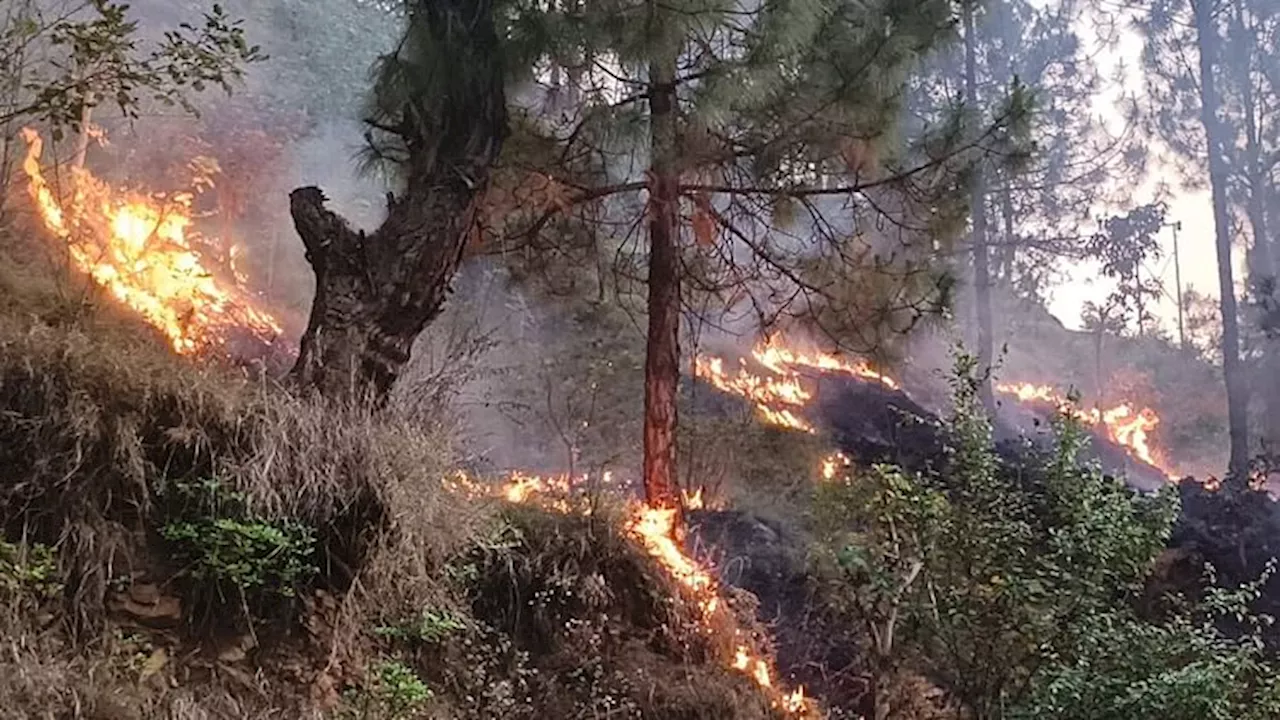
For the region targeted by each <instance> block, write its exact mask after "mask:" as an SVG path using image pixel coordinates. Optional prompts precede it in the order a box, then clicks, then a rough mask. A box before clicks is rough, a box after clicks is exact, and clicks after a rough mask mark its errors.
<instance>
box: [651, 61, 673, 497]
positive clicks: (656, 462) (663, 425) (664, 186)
mask: <svg viewBox="0 0 1280 720" xmlns="http://www.w3.org/2000/svg"><path fill="white" fill-rule="evenodd" d="M658 55H659V57H656V58H655V59H654V60H652V61H651V62H650V64H649V123H650V130H649V133H650V136H649V137H650V150H651V152H652V153H653V159H652V161H651V166H650V171H649V282H648V285H649V299H648V310H649V330H648V342H647V343H646V346H645V363H644V495H645V502H647V503H648V504H649V505H652V506H666V507H679V505H680V494H679V491H678V488H677V475H676V473H677V468H676V398H677V392H678V389H679V383H680V225H679V214H678V213H679V202H680V197H679V192H680V187H679V183H680V176H679V168H678V167H677V165H676V163H677V159H676V152H677V150H676V115H675V114H676V97H675V95H676V85H675V81H676V57H675V54H674V53H671V54H667V53H665V52H664V51H659V52H658Z"/></svg>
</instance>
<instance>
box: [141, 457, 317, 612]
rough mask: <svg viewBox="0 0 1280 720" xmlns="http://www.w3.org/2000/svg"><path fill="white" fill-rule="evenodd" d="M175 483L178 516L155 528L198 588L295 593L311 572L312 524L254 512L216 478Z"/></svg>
mask: <svg viewBox="0 0 1280 720" xmlns="http://www.w3.org/2000/svg"><path fill="white" fill-rule="evenodd" d="M175 489H176V494H177V496H178V498H179V507H180V508H181V509H180V510H179V516H180V518H181V519H178V520H174V521H172V522H169V523H166V524H165V525H164V526H163V527H161V528H160V534H161V536H162V537H164V539H165V540H167V541H168V542H169V543H170V544H171V545H172V549H173V555H174V557H175V559H176V560H177V561H178V562H180V563H181V564H182V567H183V569H182V571H181V573H180V574H181V576H183V577H185V578H186V579H187V580H189V581H191V582H192V583H193V584H194V585H195V586H196V587H198V588H200V589H201V591H202V592H206V591H207V592H213V593H216V596H217V597H218V598H219V599H222V600H225V599H227V598H228V597H233V598H235V599H237V600H241V601H244V600H247V599H249V598H255V597H262V596H266V595H276V596H281V597H294V596H295V595H296V594H297V590H298V588H299V586H300V585H301V584H302V583H304V582H305V581H307V580H308V579H309V578H310V577H311V576H312V575H314V574H315V573H316V571H317V567H316V564H315V559H314V556H315V546H316V541H315V531H314V530H313V529H312V528H310V527H308V526H306V525H304V524H301V523H297V522H289V521H274V522H268V521H266V520H263V519H258V518H255V517H254V516H253V515H252V513H250V512H249V510H248V508H247V506H246V503H245V500H244V497H243V496H242V495H241V494H239V493H235V492H231V491H229V490H228V489H226V487H225V486H224V485H223V484H222V483H221V482H220V481H218V480H205V481H201V482H199V483H190V484H181V485H178V486H177V487H176V488H175Z"/></svg>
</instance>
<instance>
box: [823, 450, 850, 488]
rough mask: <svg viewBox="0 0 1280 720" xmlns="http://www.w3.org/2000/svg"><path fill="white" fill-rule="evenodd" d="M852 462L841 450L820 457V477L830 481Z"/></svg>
mask: <svg viewBox="0 0 1280 720" xmlns="http://www.w3.org/2000/svg"><path fill="white" fill-rule="evenodd" d="M852 464H853V461H852V460H850V459H849V456H848V455H845V454H844V453H842V452H837V453H832V454H831V455H828V456H827V457H825V458H823V459H822V479H823V480H825V481H827V482H831V481H832V480H835V479H836V475H837V474H839V472H840V471H841V470H842V469H844V468H847V467H849V466H850V465H852Z"/></svg>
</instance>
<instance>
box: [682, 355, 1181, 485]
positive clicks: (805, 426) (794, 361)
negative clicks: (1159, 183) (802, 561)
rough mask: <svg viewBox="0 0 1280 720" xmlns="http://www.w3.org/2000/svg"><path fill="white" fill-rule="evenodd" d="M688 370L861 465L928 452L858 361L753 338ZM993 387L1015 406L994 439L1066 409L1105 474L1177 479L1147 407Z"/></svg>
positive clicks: (903, 400)
mask: <svg viewBox="0 0 1280 720" xmlns="http://www.w3.org/2000/svg"><path fill="white" fill-rule="evenodd" d="M695 374H696V376H697V377H698V378H699V379H701V380H703V381H704V382H707V383H709V384H710V385H712V386H713V387H715V388H717V389H718V390H720V391H722V392H724V393H727V394H729V395H733V396H736V397H739V398H742V399H743V400H746V401H748V402H749V403H751V405H752V406H753V407H754V409H755V412H756V413H757V415H758V417H759V418H760V419H761V421H762V422H765V423H768V424H771V425H776V426H778V427H782V428H787V429H790V430H795V431H799V432H806V433H817V432H818V430H819V427H824V428H825V429H827V430H830V431H832V434H833V435H834V436H835V439H836V442H837V444H838V445H840V446H841V447H842V449H843V450H844V451H846V452H848V453H850V454H853V455H854V456H856V457H858V458H859V459H861V460H863V461H869V460H873V459H876V460H881V459H886V460H895V461H898V460H901V459H902V458H901V457H899V456H898V453H901V452H904V451H906V450H907V448H905V447H903V446H909V445H913V444H914V445H919V446H923V447H924V448H928V449H927V450H926V452H925V454H928V453H931V452H932V448H933V446H934V444H935V443H934V440H933V439H932V438H929V437H925V436H926V435H930V434H931V433H929V432H928V431H927V430H925V429H924V428H921V427H917V428H914V429H913V428H911V427H909V423H907V422H904V418H903V415H905V416H908V417H909V416H917V417H919V418H924V419H927V418H929V417H932V416H933V413H931V412H929V411H928V410H926V409H924V408H923V407H921V406H919V405H917V404H916V403H914V402H913V401H912V400H911V399H910V397H909V396H908V395H906V393H905V392H904V391H903V390H902V387H901V385H900V384H899V383H898V382H897V381H896V380H895V379H894V378H892V377H891V376H889V375H887V374H886V373H883V372H880V371H878V370H876V369H874V368H873V367H872V366H871V365H870V364H869V363H867V362H865V361H862V360H850V359H847V358H843V357H840V356H837V355H833V354H828V353H822V352H817V351H804V350H800V349H799V346H798V345H795V344H791V343H788V342H786V341H784V340H781V339H780V338H779V337H777V336H773V337H769V338H766V339H764V340H762V341H761V342H759V343H758V344H757V345H756V346H755V347H754V348H753V349H752V350H751V353H750V357H749V358H739V359H738V361H737V363H736V367H735V364H734V363H731V362H730V361H728V360H727V359H725V358H722V357H716V356H710V355H702V356H699V357H697V358H696V359H695ZM996 390H997V392H998V393H999V394H1000V396H1001V398H1003V399H1005V400H1012V401H1013V402H1014V404H1015V405H1017V406H1018V407H1017V412H1004V413H1002V417H1001V424H1002V425H1006V427H1001V428H998V429H997V435H998V436H1007V437H1012V436H1014V435H1017V434H1018V433H1019V432H1020V430H1018V428H1025V427H1027V426H1028V425H1030V423H1023V422H1021V421H1020V420H1019V418H1018V417H1017V415H1019V414H1026V413H1030V414H1031V415H1033V416H1035V417H1036V418H1038V419H1040V420H1043V419H1045V418H1046V417H1047V416H1050V415H1052V414H1053V413H1054V412H1058V411H1066V412H1070V413H1071V414H1072V415H1073V416H1074V417H1075V418H1076V419H1078V420H1079V421H1080V422H1081V423H1082V424H1084V425H1085V426H1086V427H1087V428H1089V430H1090V431H1091V433H1092V434H1093V436H1094V437H1095V441H1096V442H1095V443H1094V444H1095V445H1096V446H1098V447H1095V448H1094V450H1095V451H1096V452H1097V454H1098V455H1099V456H1100V459H1101V460H1102V461H1103V465H1104V467H1106V469H1108V470H1109V471H1118V470H1125V471H1127V472H1126V474H1127V475H1130V476H1132V477H1135V478H1136V479H1137V481H1138V483H1139V484H1141V485H1144V486H1149V485H1151V484H1153V483H1157V484H1158V483H1161V482H1168V481H1175V482H1176V481H1177V479H1178V478H1179V475H1177V474H1176V473H1175V472H1174V471H1173V470H1172V469H1171V468H1168V467H1167V466H1166V465H1165V464H1164V461H1163V459H1162V458H1161V456H1160V453H1159V451H1158V449H1157V448H1156V447H1155V442H1154V438H1153V431H1154V429H1155V428H1156V426H1157V425H1159V423H1160V418H1159V415H1157V414H1156V412H1155V411H1154V410H1152V409H1151V408H1148V407H1142V408H1141V409H1138V408H1139V406H1138V405H1136V404H1135V403H1131V402H1125V403H1121V404H1119V405H1116V406H1113V407H1109V408H1096V407H1095V408H1080V407H1076V406H1074V405H1072V404H1071V403H1070V402H1069V401H1068V399H1067V398H1066V397H1065V395H1064V394H1062V393H1060V392H1058V391H1057V390H1055V389H1054V388H1053V387H1051V386H1048V385H1035V384H1032V383H1000V384H997V385H996ZM1005 405H1008V403H1007V402H1006V403H1005ZM1009 424H1012V425H1015V426H1017V427H1016V428H1010V427H1007V425H1009ZM890 426H893V427H890ZM869 446H874V448H869Z"/></svg>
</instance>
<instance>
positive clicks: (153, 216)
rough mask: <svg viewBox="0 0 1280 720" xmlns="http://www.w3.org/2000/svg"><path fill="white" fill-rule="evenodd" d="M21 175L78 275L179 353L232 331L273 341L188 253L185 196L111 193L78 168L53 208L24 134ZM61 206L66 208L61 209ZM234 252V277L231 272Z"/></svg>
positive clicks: (29, 135) (37, 145) (230, 284)
mask: <svg viewBox="0 0 1280 720" xmlns="http://www.w3.org/2000/svg"><path fill="white" fill-rule="evenodd" d="M22 137H23V140H25V141H26V143H27V154H26V157H25V158H24V160H23V163H22V169H23V171H24V172H25V173H26V175H27V178H28V180H29V191H30V194H31V198H32V200H33V201H34V202H35V205H36V209H37V211H38V212H39V214H40V217H41V219H42V220H43V222H44V225H45V227H46V228H48V230H49V231H50V232H52V233H53V234H55V235H57V236H58V237H59V238H61V239H62V240H63V241H65V242H66V243H67V251H68V255H69V256H70V259H71V261H72V263H73V264H74V266H75V267H76V269H78V270H79V271H81V272H83V273H84V274H86V275H88V276H89V277H90V278H92V279H93V281H94V282H95V283H96V284H97V285H99V286H101V287H103V288H105V289H106V290H107V291H108V292H110V293H111V295H113V296H114V297H115V298H116V299H117V300H119V301H120V302H121V303H123V304H125V305H127V306H128V307H130V308H132V309H133V310H134V311H136V312H137V313H138V314H139V315H141V316H142V317H143V318H144V319H145V320H146V321H147V322H149V323H150V324H152V325H153V326H155V327H156V328H157V329H159V330H160V331H161V332H163V333H164V334H165V336H166V337H167V338H168V339H169V343H170V345H172V346H173V349H174V350H175V351H176V352H178V353H183V354H186V353H193V352H197V351H199V350H202V349H206V348H210V347H215V346H218V345H221V344H222V343H223V342H225V340H226V339H227V336H228V332H229V331H232V330H248V331H250V332H252V333H254V334H256V335H257V336H258V337H260V338H263V339H264V340H268V341H269V340H272V339H274V338H275V337H277V336H278V335H280V334H281V332H282V329H281V327H280V324H279V323H278V322H277V321H276V319H275V318H274V317H272V316H271V314H270V313H268V312H266V311H264V310H262V309H260V308H259V307H258V306H257V303H256V302H255V301H254V300H253V298H252V296H251V295H250V294H249V293H248V292H247V291H246V290H245V289H244V287H243V285H242V284H240V283H238V282H235V280H236V278H235V277H233V278H232V280H230V281H227V280H222V279H219V278H218V277H217V276H215V275H214V273H212V272H211V271H210V270H209V268H208V267H206V266H205V264H204V261H203V258H202V255H201V253H200V252H199V251H198V250H197V249H196V248H195V247H194V246H193V243H192V240H193V238H194V237H195V234H194V232H193V228H192V217H191V196H190V195H189V194H181V193H180V194H175V195H172V196H170V197H168V198H164V197H160V196H155V197H148V196H144V195H141V194H138V193H129V192H115V191H113V190H112V189H111V188H110V187H108V186H107V185H106V184H105V183H103V182H102V181H100V180H98V179H97V178H95V177H94V176H93V175H91V174H90V173H89V172H88V171H86V170H84V169H83V168H78V167H72V168H69V171H70V180H71V188H72V190H71V192H70V193H69V197H67V198H65V199H64V200H61V201H60V200H59V197H58V195H57V194H55V193H54V191H53V190H52V189H51V188H50V187H49V183H48V182H47V181H46V180H45V178H44V174H43V172H42V171H41V168H40V156H41V154H42V152H43V145H44V143H43V141H42V140H41V138H40V135H39V133H37V132H36V131H35V130H32V129H31V128H23V129H22ZM64 203H65V204H64ZM234 253H235V251H234V250H232V256H233V260H232V264H233V267H232V274H233V276H234V275H237V274H238V271H237V270H236V269H235V268H234Z"/></svg>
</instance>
